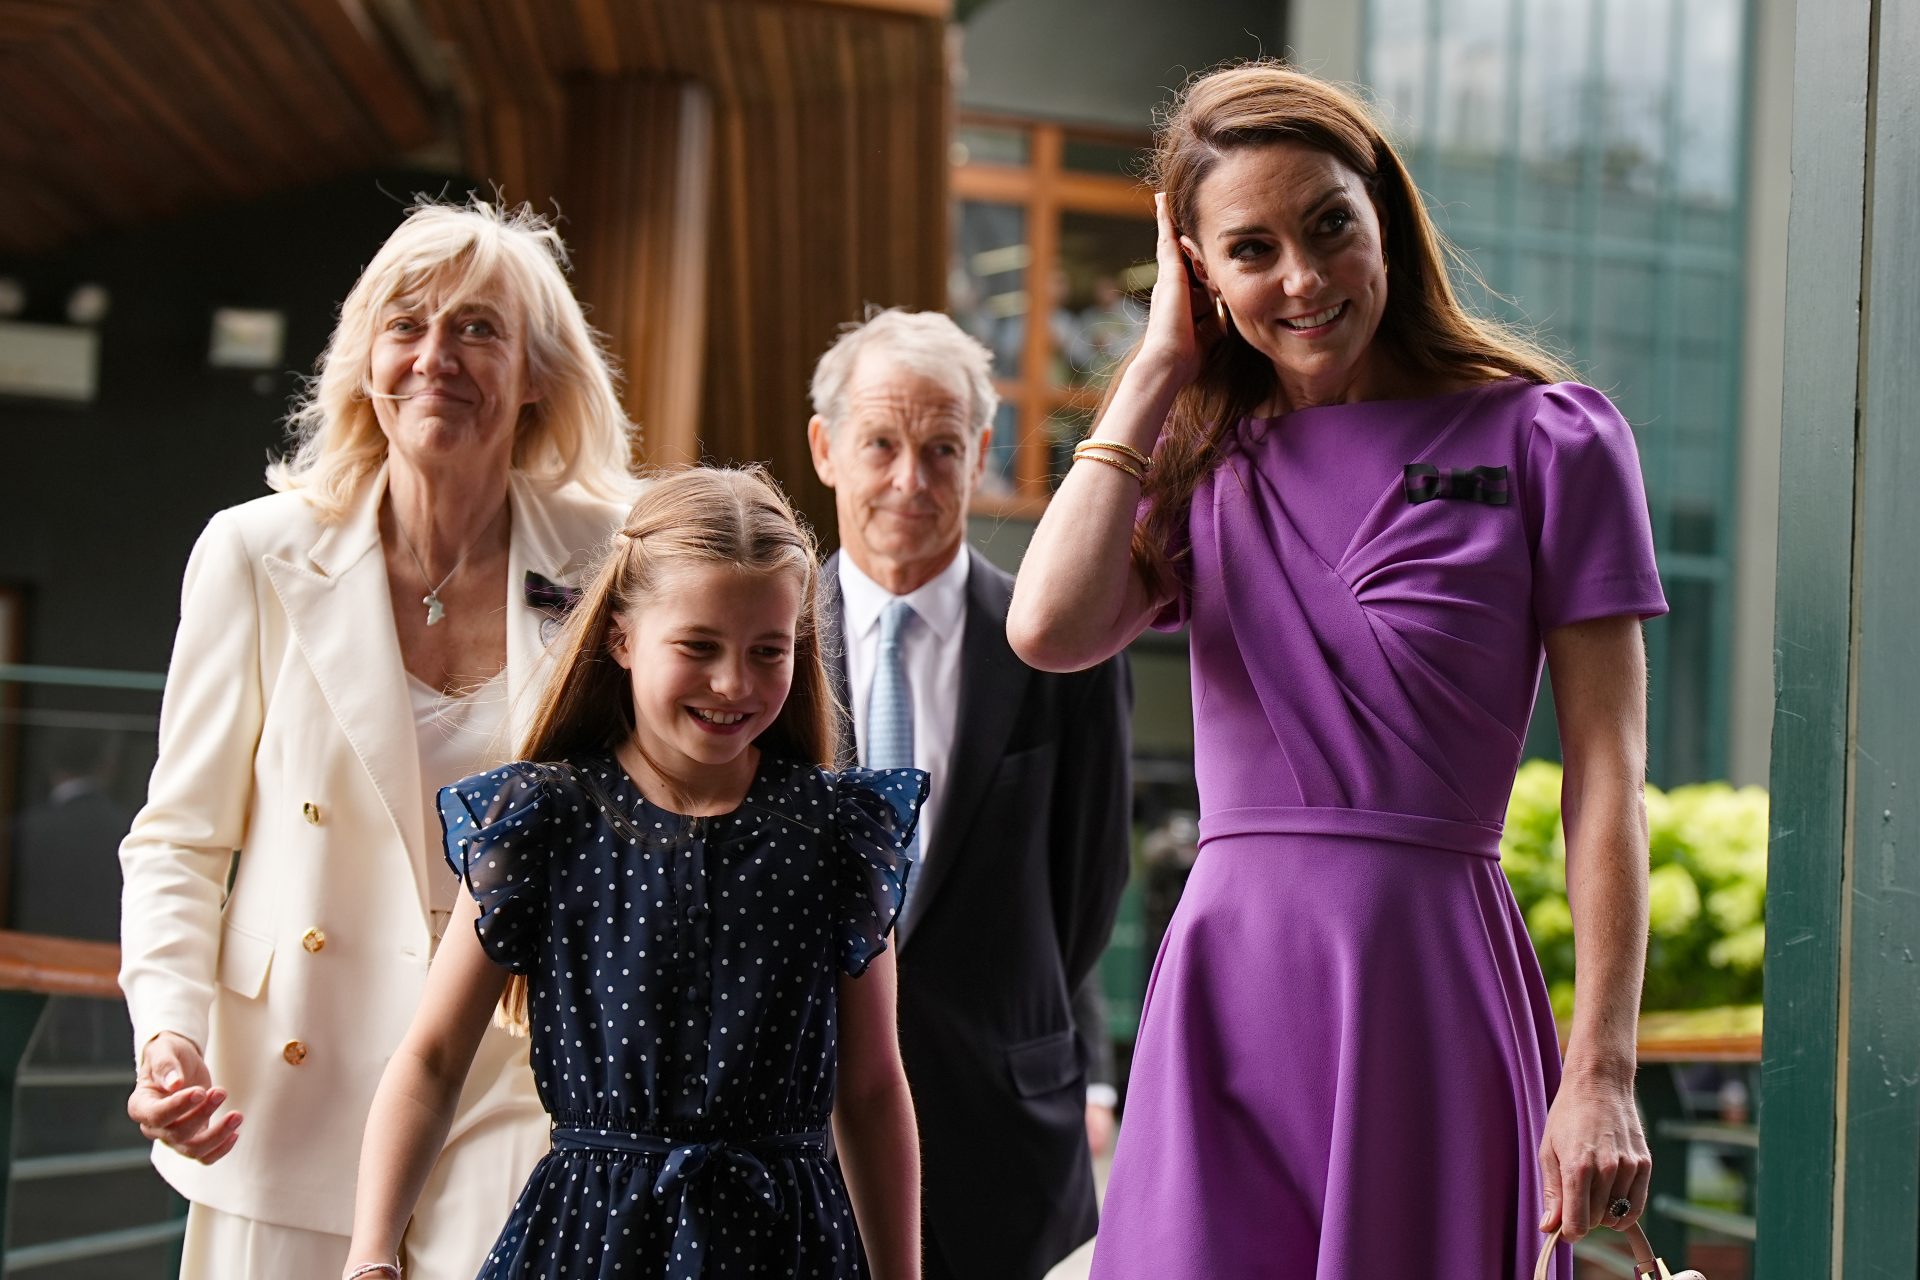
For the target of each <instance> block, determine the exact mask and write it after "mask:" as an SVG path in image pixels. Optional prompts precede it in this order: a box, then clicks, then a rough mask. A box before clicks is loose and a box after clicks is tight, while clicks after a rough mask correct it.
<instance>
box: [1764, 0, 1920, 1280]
mask: <svg viewBox="0 0 1920 1280" xmlns="http://www.w3.org/2000/svg"><path fill="white" fill-rule="evenodd" d="M1872 36H1873V43H1872V45H1871V46H1870V47H1871V49H1872V57H1873V59H1874V65H1873V67H1872V68H1871V69H1870V71H1869V79H1868V80H1866V81H1865V82H1864V84H1865V87H1866V89H1867V97H1868V100H1869V101H1868V127H1869V128H1870V129H1871V130H1872V133H1871V135H1870V136H1869V137H1868V139H1867V146H1868V151H1867V174H1868V182H1867V188H1866V190H1867V193H1868V199H1869V201H1870V203H1869V205H1868V209H1867V219H1868V221H1867V227H1868V236H1869V238H1868V241H1867V245H1866V255H1865V258H1864V261H1865V264H1866V274H1865V282H1864V292H1865V295H1866V296H1865V300H1864V305H1863V307H1862V317H1863V324H1862V328H1863V330H1864V332H1863V333H1862V341H1863V342H1864V344H1865V355H1866V359H1865V360H1864V362H1863V363H1862V365H1861V373H1862V377H1861V388H1860V401H1859V403H1860V411H1861V413H1860V419H1861V430H1860V433H1859V437H1858V440H1859V445H1858V448H1859V462H1860V465H1859V468H1858V475H1859V477H1860V478H1859V481H1858V503H1859V507H1858V510H1859V515H1858V517H1857V520H1858V523H1857V525H1856V531H1855V537H1854V546H1855V548H1856V555H1855V560H1854V584H1855V590H1854V600H1855V615H1854V616H1855V636H1856V637H1857V639H1856V648H1855V650H1854V661H1855V676H1854V688H1855V690H1856V693H1857V696H1856V698H1855V716H1854V725H1853V733H1854V735H1855V741H1854V743H1853V749H1852V751H1850V752H1849V753H1848V754H1849V756H1850V758H1851V761H1852V765H1853V777H1852V814H1851V815H1850V816H1851V818H1852V823H1853V838H1852V839H1851V840H1849V841H1848V846H1847V847H1848V854H1849V856H1848V862H1847V880H1848V894H1847V905H1848V906H1849V907H1850V908H1851V909H1852V913H1853V921H1852V927H1851V928H1850V929H1849V930H1848V934H1849V945H1850V946H1851V952H1850V955H1849V957H1848V968H1849V973H1848V983H1847V1004H1846V1016H1847V1028H1846V1037H1845V1039H1844V1040H1843V1041H1842V1044H1843V1045H1844V1046H1845V1048H1846V1059H1845V1062H1846V1067H1845V1070H1846V1080H1847V1093H1846V1103H1845V1117H1846V1120H1845V1129H1844V1133H1845V1136H1846V1152H1845V1166H1844V1167H1845V1171H1846V1184H1845V1188H1844V1196H1843V1198H1842V1202H1841V1203H1842V1205H1843V1215H1844V1217H1843V1220H1842V1223H1841V1233H1842V1234H1841V1241H1842V1248H1843V1250H1844V1253H1843V1262H1844V1272H1843V1273H1844V1274H1845V1275H1848V1276H1902V1277H1912V1276H1914V1275H1916V1273H1920V1216H1917V1215H1916V1212H1915V1210H1916V1206H1920V910H1916V909H1915V908H1916V906H1920V795H1916V794H1915V793H1916V791H1920V679H1916V676H1915V673H1916V672H1920V591H1916V590H1915V589H1914V588H1915V585H1916V582H1915V576H1914V556H1915V551H1916V549H1920V503H1916V502H1915V500H1914V481H1915V477H1917V476H1920V368H1917V367H1916V360H1915V357H1916V354H1917V353H1920V302H1917V301H1916V297H1915V294H1916V291H1917V290H1920V75H1916V74H1915V68H1916V67H1920V0H1878V3H1877V4H1875V6H1874V24H1873V31H1872ZM1789 314H1791V312H1789ZM1798 327H1799V326H1798V320H1797V317H1796V323H1795V328H1796V329H1797V328H1798Z"/></svg>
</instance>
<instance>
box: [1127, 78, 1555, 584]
mask: <svg viewBox="0 0 1920 1280" xmlns="http://www.w3.org/2000/svg"><path fill="white" fill-rule="evenodd" d="M1277 142H1299V143H1305V144H1306V145H1307V146H1310V147H1314V148H1316V149H1318V150H1320V151H1325V152H1327V153H1328V154H1329V155H1332V156H1333V157H1334V158H1336V159H1338V160H1339V161H1340V162H1341V163H1343V164H1345V165H1346V166H1347V167H1348V168H1350V169H1352V170H1353V171H1354V172H1355V173H1357V174H1359V175H1360V177H1361V178H1362V179H1363V180H1364V181H1365V183H1366V185H1367V189H1368V191H1369V192H1370V193H1371V194H1372V196H1373V198H1374V201H1375V202H1376V204H1377V205H1378V207H1379V209H1380V214H1381V221H1382V223H1383V224H1384V226H1383V238H1384V241H1383V249H1384V251H1385V254H1386V258H1387V262H1388V272H1389V274H1388V277H1387V284H1388V287H1387V304H1386V308H1385V310H1384V311H1383V313H1382V314H1381V317H1380V328H1379V331H1378V332H1377V333H1376V334H1375V338H1374V340H1375V341H1376V342H1385V343H1388V344H1389V345H1390V346H1391V347H1392V348H1393V352H1394V354H1395V355H1396V356H1398V357H1399V358H1400V360H1401V361H1402V362H1403V364H1404V366H1405V367H1406V368H1407V370H1408V371H1410V372H1412V373H1415V374H1426V375H1430V376H1432V377H1434V378H1436V379H1442V380H1460V379H1466V380H1468V381H1485V382H1493V381H1498V380H1499V379H1502V378H1511V377H1519V378H1525V379H1526V380H1528V381H1529V382H1560V381H1570V380H1572V379H1573V378H1574V376H1575V375H1574V372H1573V370H1572V368H1571V367H1570V366H1569V365H1568V364H1567V363H1566V361H1564V360H1562V359H1560V358H1559V357H1558V356H1556V355H1554V354H1553V353H1552V352H1549V351H1547V350H1545V349H1544V348H1542V347H1541V346H1539V345H1538V344H1537V343H1535V342H1533V341H1531V340H1529V339H1528V338H1527V337H1525V336H1524V335H1522V334H1520V333H1518V332H1516V331H1514V330H1513V329H1511V328H1509V327H1507V326H1505V325H1502V324H1500V323H1499V322H1497V321H1494V320H1490V319H1487V318H1486V317H1483V316H1477V315H1474V314H1473V313H1472V312H1470V311H1468V310H1467V308H1466V306H1465V304H1463V303H1462V302H1461V300H1460V298H1459V296H1458V295H1457V294H1456V293H1455V292H1454V288H1453V280H1452V277H1451V275H1450V274H1449V270H1448V268H1449V265H1450V264H1459V265H1462V266H1465V267H1466V268H1467V269H1469V270H1471V263H1469V262H1467V261H1466V259H1465V258H1464V256H1463V255H1461V254H1460V253H1459V251H1458V250H1456V249H1455V248H1454V247H1453V246H1452V245H1451V244H1449V243H1448V242H1447V240H1446V238H1445V237H1444V236H1442V235H1441V234H1440V232H1439V230H1438V229H1436V228H1435V227H1434V225H1433V220H1432V219H1431V218H1429V217H1428V216H1427V210H1426V206H1425V204H1424V203H1423V202H1422V201H1421V199H1420V193H1419V190H1418V188H1416V187H1415V186H1414V183H1413V178H1412V177H1411V176H1410V175H1409V174H1408V173H1407V168H1406V165H1404V164H1403V163H1401V160H1400V156H1399V154H1398V153H1397V152H1396V151H1395V150H1394V149H1393V144H1392V143H1391V142H1389V141H1388V140H1387V137H1386V134H1385V133H1384V132H1383V131H1382V130H1381V128H1380V125H1379V123H1378V122H1377V121H1376V120H1375V119H1374V118H1373V114H1372V112H1371V111H1369V110H1368V108H1367V105H1366V104H1365V103H1364V102H1362V101H1361V100H1360V99H1359V98H1357V97H1355V96H1354V95H1353V94H1351V93H1349V92H1347V91H1346V90H1344V89H1342V88H1340V87H1338V86H1336V85H1333V84H1329V83H1328V82H1326V81H1324V80H1318V79H1315V78H1314V77H1313V76H1310V75H1306V74H1304V73H1302V72H1299V71H1294V70H1291V69H1289V68H1287V67H1286V66H1284V65H1282V64H1281V63H1280V62H1278V61H1275V60H1273V59H1262V60H1260V61H1256V62H1247V63H1241V64H1237V65H1234V66H1228V67H1222V68H1219V69H1217V70H1214V71H1211V72H1207V73H1205V74H1203V75H1201V76H1198V77H1196V78H1195V79H1194V80H1192V81H1190V82H1189V83H1188V84H1187V87H1186V88H1185V89H1184V90H1182V91H1181V93H1180V95H1179V96H1178V97H1177V98H1176V99H1175V100H1174V102H1173V104H1172V106H1171V107H1170V108H1169V109H1168V111H1167V115H1166V119H1165V122H1164V123H1163V124H1162V125H1161V126H1160V128H1159V129H1158V130H1157V131H1156V133H1155V135H1154V147H1153V156H1152V160H1151V162H1150V167H1149V170H1148V174H1147V177H1148V180H1149V181H1150V182H1151V183H1152V184H1153V186H1154V189H1155V190H1157V191H1164V192H1165V193H1166V195H1167V202H1168V205H1169V206H1170V208H1171V211H1172V214H1173V222H1174V226H1176V227H1177V228H1179V230H1181V231H1182V232H1184V233H1186V234H1188V235H1193V234H1195V232H1196V231H1197V229H1198V226H1199V216H1198V215H1199V207H1198V206H1199V193H1200V186H1201V184H1202V183H1203V182H1205V181H1206V179H1207V176H1208V175H1209V174H1211V173H1212V172H1213V170H1214V167H1215V166H1216V165H1218V164H1219V162H1220V161H1221V160H1222V159H1223V158H1225V157H1226V156H1227V155H1229V154H1230V153H1232V152H1234V151H1238V150H1240V149H1242V148H1245V147H1259V146H1268V145H1271V144H1273V143H1277ZM1208 323H1211V322H1208ZM1135 350H1136V351H1137V350H1138V348H1137V347H1136V348H1135ZM1130 358H1131V357H1129V359H1130ZM1117 386H1118V379H1117V378H1116V379H1115V381H1114V384H1113V387H1117ZM1113 387H1110V388H1109V391H1108V395H1109V397H1111V395H1112V392H1113ZM1275 389H1276V380H1275V375H1274V371H1273V366H1272V364H1270V363H1269V362H1268V360H1267V358H1266V357H1265V356H1263V355H1261V354H1260V352H1259V351H1257V350H1255V349H1254V347H1252V346H1251V345H1250V344H1249V343H1248V342H1247V341H1246V340H1245V339H1244V338H1242V337H1240V336H1239V334H1238V333H1237V332H1235V331H1234V330H1233V329H1232V327H1231V326H1229V327H1228V328H1227V331H1226V333H1225V334H1224V335H1221V336H1219V337H1218V338H1217V339H1216V340H1215V341H1214V342H1213V344H1212V346H1211V348H1209V350H1208V351H1207V354H1206V357H1205V359H1204V360H1203V362H1202V364H1201V369H1200V374H1199V376H1198V377H1197V378H1196V379H1195V380H1194V381H1193V383H1192V385H1190V386H1188V387H1187V388H1185V389H1184V390H1182V391H1181V392H1180V394H1179V395H1178V396H1176V397H1175V398H1174V402H1173V408H1172V410H1171V412H1170V413H1169V414H1168V415H1167V422H1166V426H1165V428H1164V429H1163V430H1162V431H1161V434H1160V442H1159V445H1158V447H1157V449H1156V451H1155V457H1154V465H1153V469H1152V471H1151V472H1150V473H1149V474H1148V478H1147V485H1146V497H1147V514H1146V517H1145V518H1144V519H1143V520H1142V521H1141V522H1140V524H1139V526H1138V527H1137V528H1136V530H1135V532H1134V545H1133V554H1134V560H1135V562H1136V563H1137V564H1138V565H1139V566H1140V569H1141V572H1142V573H1143V574H1144V575H1145V576H1146V578H1147V581H1148V582H1149V583H1150V584H1152V585H1154V586H1155V587H1156V588H1158V589H1162V590H1164V589H1167V588H1169V587H1170V586H1171V585H1172V583H1171V579H1170V577H1169V570H1170V568H1171V565H1170V564H1169V563H1168V560H1167V549H1168V548H1170V547H1174V546H1179V545H1183V544H1184V542H1185V535H1186V526H1187V519H1188V512H1189V510H1190V508H1191V507H1192V505H1193V495H1194V492H1195V490H1197V489H1198V488H1199V486H1200V482H1201V481H1202V480H1203V479H1205V478H1206V476H1207V474H1208V473H1209V472H1210V471H1212V469H1213V468H1214V467H1215V466H1216V465H1218V463H1219V461H1220V458H1221V455H1222V453H1223V450H1224V447H1225V441H1226V438H1227V435H1228V433H1229V432H1230V431H1231V430H1232V428H1233V426H1234V424H1235V423H1236V422H1238V421H1239V420H1240V419H1241V418H1244V417H1246V416H1247V415H1249V414H1251V413H1252V412H1253V411H1254V410H1255V409H1257V408H1259V406H1260V405H1261V404H1263V403H1264V402H1266V401H1267V400H1268V399H1270V398H1271V397H1272V395H1273V393H1274V391H1275ZM1102 412H1103V413H1104V412H1105V408H1104V406H1103V407H1102Z"/></svg>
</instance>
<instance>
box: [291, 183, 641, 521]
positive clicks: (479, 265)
mask: <svg viewBox="0 0 1920 1280" xmlns="http://www.w3.org/2000/svg"><path fill="white" fill-rule="evenodd" d="M567 265H568V259H567V249H566V245H565V244H564V243H563V242H562V241H561V239H560V233H559V232H558V231H556V230H555V229H554V228H553V226H552V224H551V223H549V222H548V221H547V220H546V219H545V218H542V217H541V216H540V215H538V214H536V213H535V212H534V211H533V210H532V209H531V208H530V207H528V206H526V205H521V206H520V207H519V208H516V209H504V208H501V207H500V206H498V205H494V204H488V203H487V202H485V201H482V200H474V201H471V202H470V203H467V204H464V205H454V204H441V203H437V202H435V201H431V200H424V199H423V200H421V201H420V202H419V203H417V204H415V205H414V206H413V208H412V209H411V210H409V211H408V213H407V216H406V220H405V221H403V222H402V223H401V224H400V226H399V228H398V229H396V230H395V231H394V233H393V234H392V235H390V236H388V237H387V242H386V243H385V244H383V245H381V246H380V251H379V252H378V253H376V254H375V255H374V256H373V261H372V262H369V263H368V264H367V266H366V269H365V270H364V271H362V272H361V273H360V278H359V279H358V280H356V281H355V282H354V285H353V289H352V291H351V292H349V293H348V294H347V299H346V301H345V302H343V303H342V304H341V305H340V319H339V322H338V323H337V324H335V325H334V328H333V336H332V337H331V338H329V339H328V340H327V349H326V350H325V351H324V352H323V353H322V354H321V356H320V360H319V362H318V364H317V365H316V372H315V374H314V376H313V377H311V378H309V379H308V380H307V385H306V389H305V390H304V391H303V392H302V394H301V396H300V400H299V403H298V404H297V405H296V406H295V407H294V410H293V412H292V414H290V415H289V417H288V419H287V427H288V434H289V435H290V436H291V438H292V449H291V452H290V454H289V455H288V456H287V457H284V458H279V459H276V460H274V461H273V462H272V463H270V464H269V465H268V467H267V483H268V484H269V485H270V486H272V487H273V488H274V489H277V490H281V491H288V490H298V491H300V492H302V493H304V494H305V495H306V496H307V498H308V500H309V501H310V502H312V503H313V505H314V506H315V507H316V508H317V509H318V510H319V511H320V513H321V516H322V518H323V519H329V520H331V519H337V518H339V517H340V516H341V515H342V514H344V513H345V512H346V511H347V509H348V508H349V507H350V506H351V505H352V503H353V498H354V495H355V493H357V492H358V490H359V488H360V485H361V483H362V482H363V481H365V480H366V478H367V477H368V476H370V475H372V474H373V473H374V472H375V471H377V470H378V469H379V468H380V465H381V464H382V463H383V462H385V461H386V457H387V438H386V436H385V434H384V433H382V432H381V430H380V424H379V422H378V421H377V420H376V419H375V417H374V413H373V402H372V401H371V400H369V399H368V397H367V378H368V374H369V365H370V361H371V356H372V351H373V340H374V335H375V334H376V333H377V332H378V330H379V323H380V312H381V311H382V309H384V308H385V307H386V306H387V304H388V303H390V302H392V301H393V300H394V299H395V298H398V297H403V296H406V295H409V294H415V293H421V292H425V291H429V290H430V291H432V292H434V293H435V294H436V295H438V297H439V300H440V302H441V304H442V305H443V306H446V307H455V306H459V305H461V304H463V303H466V302H469V301H473V300H476V299H485V300H487V301H489V302H492V303H494V304H495V305H498V306H502V307H504V308H505V309H507V311H508V312H509V314H510V315H517V317H518V321H519V324H520V327H521V331H522V332H523V333H524V334H525V337H524V339H523V341H524V342H525V344H526V360H527V376H528V379H529V380H530V381H531V383H532V384H533V385H534V386H537V387H539V388H540V390H541V397H540V399H539V400H537V401H535V402H534V403H533V404H530V405H528V406H526V408H525V409H523V410H522V411H521V416H520V422H519V424H518V425H517V427H516V428H515V434H514V444H513V465H514V467H515V469H517V470H519V471H521V472H524V473H525V474H526V475H528V476H529V477H530V478H532V479H534V480H536V481H538V482H541V483H542V484H546V485H551V486H559V485H563V484H566V483H568V482H570V481H571V482H575V483H578V484H579V485H581V486H582V487H583V488H585V489H586V490H587V491H589V492H591V493H593V494H596V495H598V496H600V497H606V498H625V497H627V496H629V495H630V494H631V493H632V491H633V490H632V486H631V483H630V480H629V474H630V471H631V468H632V453H631V449H632V444H631V441H632V437H633V434H634V428H633V424H632V423H630V422H629V421H628V420H627V415H626V411H625V410H624V409H623V408H622V407H621V404H620V396H619V392H618V390H617V389H616V387H615V381H614V373H613V369H612V366H611V363H610V361H609V359H608V356H607V353H606V351H605V349H604V347H603V346H602V344H601V342H600V340H599V337H598V335H596V334H595V333H594V331H593V329H592V327H591V326H589V325H588V324H587V319H586V316H585V314H584V313H583V312H582V311H581V309H580V303H579V301H578V300H577V299H576V298H575V297H574V296H573V290H572V289H570V288H569V287H568V285H567V277H566V268H567Z"/></svg>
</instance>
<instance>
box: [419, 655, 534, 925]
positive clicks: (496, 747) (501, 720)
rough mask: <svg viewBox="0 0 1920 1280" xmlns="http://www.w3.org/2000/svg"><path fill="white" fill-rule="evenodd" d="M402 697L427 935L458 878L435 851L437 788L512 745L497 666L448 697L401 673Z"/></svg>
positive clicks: (488, 764)
mask: <svg viewBox="0 0 1920 1280" xmlns="http://www.w3.org/2000/svg"><path fill="white" fill-rule="evenodd" d="M407 700H408V701H409V702H411V703H412V704H413V736H414V739H415V740H416V741H417V742H418V743H419V746H420V791H421V796H420V799H421V803H422V804H424V805H425V806H426V819H427V848H426V850H425V854H426V858H427V884H429V885H430V886H432V890H431V895H430V898H429V901H431V902H433V903H435V904H436V905H435V907H434V909H433V937H434V940H435V941H436V942H437V941H439V938H440V933H441V930H443V929H444V928H445V927H446V923H447V922H446V916H447V914H448V913H449V912H451V910H452V908H453V903H454V894H456V893H457V892H458V891H459V881H458V880H457V879H456V878H455V877H454V874H453V869H452V868H450V867H449V866H447V860H446V858H445V857H443V856H442V855H441V852H440V808H439V805H438V803H437V797H438V795H439V793H440V788H442V787H444V786H446V785H447V784H449V783H453V782H458V781H460V779H462V778H466V777H471V776H472V775H473V774H476V773H479V772H481V771H482V770H484V769H490V768H492V767H494V766H495V765H497V764H499V763H500V762H501V761H502V760H506V759H509V758H511V754H512V751H513V744H512V743H510V742H507V741H505V735H506V727H507V671H506V668H505V667H502V668H501V669H500V670H499V671H496V672H495V673H494V675H493V678H492V679H491V680H488V681H487V682H486V683H485V684H482V685H480V686H478V687H477V688H474V689H472V690H470V691H468V692H466V693H465V694H463V695H461V696H459V697H454V696H453V695H451V694H447V693H443V692H441V691H440V690H439V689H436V688H434V687H433V686H432V685H430V684H428V683H427V682H426V681H424V680H422V679H420V678H419V677H418V676H416V675H414V674H413V673H412V672H408V673H407Z"/></svg>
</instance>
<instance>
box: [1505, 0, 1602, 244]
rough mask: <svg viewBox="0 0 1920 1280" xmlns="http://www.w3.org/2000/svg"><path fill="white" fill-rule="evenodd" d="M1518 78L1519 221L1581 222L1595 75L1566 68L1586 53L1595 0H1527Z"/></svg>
mask: <svg viewBox="0 0 1920 1280" xmlns="http://www.w3.org/2000/svg"><path fill="white" fill-rule="evenodd" d="M1521 10H1522V12H1521V15H1520V24H1521V25H1520V32H1521V54H1520V65H1519V67H1518V75H1517V76H1516V77H1515V81H1514V83H1515V85H1516V86H1517V88H1518V91H1519V98H1520V100H1519V102H1518V103H1516V104H1515V105H1516V109H1517V110H1516V114H1517V116H1518V126H1519V127H1518V133H1517V136H1516V138H1515V147H1516V150H1517V153H1518V160H1519V164H1520V169H1521V172H1520V175H1519V185H1520V200H1521V202H1522V204H1521V208H1520V210H1519V211H1518V221H1519V224H1520V225H1522V226H1528V227H1541V228H1547V229H1554V230H1560V229H1565V228H1570V227H1574V226H1577V225H1579V218H1580V210H1581V207H1582V206H1581V198H1580V185H1581V172H1582V165H1583V161H1584V158H1585V154H1586V142H1587V137H1586V130H1585V117H1586V99H1587V95H1588V92H1589V86H1590V81H1589V80H1588V79H1587V77H1585V76H1581V75H1568V74H1567V68H1568V67H1578V66H1582V65H1584V64H1585V62H1586V60H1587V46H1588V31H1589V29H1590V25H1591V23H1592V13H1591V10H1592V0H1525V3H1524V4H1523V5H1522V6H1521Z"/></svg>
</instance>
